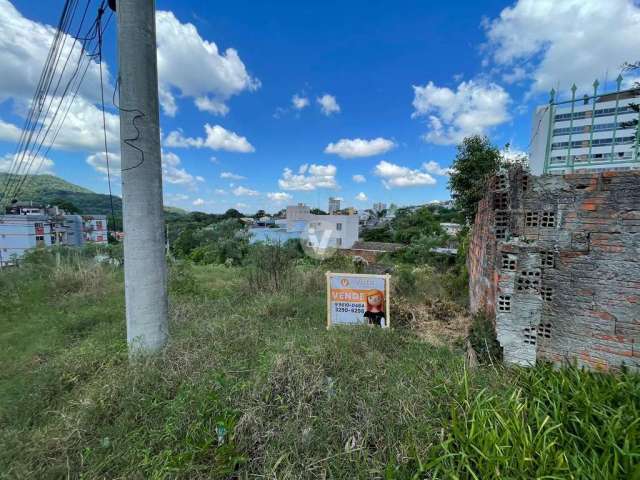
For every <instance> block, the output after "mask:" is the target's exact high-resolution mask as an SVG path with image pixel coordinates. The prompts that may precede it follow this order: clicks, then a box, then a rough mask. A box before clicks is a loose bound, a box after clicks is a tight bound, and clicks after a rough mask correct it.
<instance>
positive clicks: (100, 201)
mask: <svg viewBox="0 0 640 480" xmlns="http://www.w3.org/2000/svg"><path fill="white" fill-rule="evenodd" d="M7 177H8V174H7V173H0V188H3V187H4V183H5V181H6V179H7ZM18 200H19V201H32V202H37V203H45V204H51V205H55V204H61V203H63V204H64V203H67V204H68V203H71V204H73V206H75V207H76V208H77V210H78V212H79V213H82V214H88V215H111V203H110V200H109V195H105V194H102V193H95V192H92V191H91V190H89V189H87V188H84V187H81V186H79V185H75V184H73V183H70V182H67V181H66V180H63V179H62V178H60V177H56V176H55V175H34V176H32V177H31V178H30V179H29V181H28V182H27V183H25V188H24V190H23V192H22V193H21V194H20V196H19V198H18ZM113 207H114V211H115V214H116V216H118V217H120V216H122V199H121V198H120V197H118V196H115V195H114V196H113ZM165 212H166V213H169V214H171V215H182V214H186V213H187V212H186V211H184V210H182V209H180V208H176V207H166V208H165Z"/></svg>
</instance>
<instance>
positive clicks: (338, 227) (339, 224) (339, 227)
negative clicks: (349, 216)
mask: <svg viewBox="0 0 640 480" xmlns="http://www.w3.org/2000/svg"><path fill="white" fill-rule="evenodd" d="M336 230H338V231H340V230H342V224H341V223H336Z"/></svg>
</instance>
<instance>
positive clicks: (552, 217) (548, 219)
mask: <svg viewBox="0 0 640 480" xmlns="http://www.w3.org/2000/svg"><path fill="white" fill-rule="evenodd" d="M540 226H542V227H547V228H551V227H555V226H556V212H548V211H547V212H542V221H541V222H540Z"/></svg>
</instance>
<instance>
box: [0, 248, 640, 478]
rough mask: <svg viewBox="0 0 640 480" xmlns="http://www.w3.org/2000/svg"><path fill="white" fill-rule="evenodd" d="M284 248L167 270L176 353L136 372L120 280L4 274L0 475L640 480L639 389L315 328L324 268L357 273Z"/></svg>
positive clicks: (629, 383) (618, 381) (416, 277)
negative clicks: (473, 364)
mask: <svg viewBox="0 0 640 480" xmlns="http://www.w3.org/2000/svg"><path fill="white" fill-rule="evenodd" d="M297 248H298V247H297V246H296V245H295V244H288V245H283V246H281V247H280V252H274V250H273V247H268V246H265V245H261V246H259V247H258V250H257V251H258V252H260V258H258V259H256V260H253V259H252V261H251V262H249V260H248V259H247V265H243V266H241V267H225V266H222V265H204V266H202V265H192V264H191V263H190V262H179V263H177V264H172V265H171V270H170V294H171V297H170V302H169V305H170V315H171V317H170V333H171V340H170V342H169V344H168V345H167V347H166V348H165V349H164V350H163V352H162V353H161V354H160V355H157V356H152V357H148V358H142V359H139V360H138V361H137V362H134V363H130V362H129V360H128V355H127V349H126V344H125V341H124V339H125V318H124V299H123V275H122V269H121V268H120V267H117V266H112V265H108V264H99V263H96V262H95V261H94V260H92V259H93V256H92V254H91V253H92V252H89V251H87V252H86V253H85V252H84V251H78V250H75V251H73V250H64V251H63V253H62V254H61V255H60V259H61V262H60V264H58V263H57V256H56V255H55V252H51V251H49V250H39V251H37V252H34V253H33V256H29V257H28V259H27V260H26V261H25V262H23V264H22V266H21V267H20V268H11V269H4V270H2V271H0V290H2V291H3V302H2V308H0V330H1V331H2V337H1V338H0V347H1V348H0V364H1V365H2V375H0V425H1V426H2V428H0V445H2V447H3V448H2V449H0V472H2V474H1V476H3V477H7V478H153V479H168V478H172V479H173V478H214V479H217V478H220V479H223V478H254V477H256V478H258V477H260V478H262V477H264V478H286V479H294V478H295V479H298V478H301V479H312V478H332V479H334V478H335V479H345V480H346V479H349V480H350V479H368V478H386V479H409V478H415V479H423V478H496V477H500V478H542V477H545V476H546V478H616V477H617V478H634V476H637V475H638V471H637V469H638V465H639V464H640V461H639V459H638V456H637V453H636V452H637V451H638V449H639V448H640V441H639V438H638V425H639V421H638V418H640V411H639V410H640V406H639V402H640V400H639V399H640V378H639V377H638V376H637V375H632V374H628V373H624V374H621V375H618V376H615V375H611V376H603V375H597V374H589V373H585V372H580V371H578V370H575V369H566V370H559V371H555V370H553V369H552V368H550V367H546V366H539V367H537V368H535V369H531V370H506V369H502V368H499V367H497V368H484V367H480V368H478V369H477V370H475V371H474V374H473V376H472V377H471V376H469V375H466V374H465V372H464V361H463V356H462V354H461V353H462V352H461V351H459V350H456V349H455V348H437V347H435V346H433V345H431V344H429V343H426V342H425V341H423V340H420V339H419V338H417V337H416V336H415V335H414V334H413V333H411V332H409V331H407V330H405V329H402V328H394V329H393V330H390V331H382V330H381V329H370V328H366V327H363V328H357V327H355V328H349V329H342V328H334V329H331V330H329V331H327V330H326V329H325V308H326V297H325V288H326V284H325V276H324V273H325V271H326V270H333V269H343V268H344V269H347V268H349V267H348V263H341V262H349V261H350V260H349V259H348V258H345V257H341V256H336V257H333V258H331V259H329V260H327V261H324V262H320V261H315V260H311V259H308V257H299V256H298V255H299V251H298V250H297ZM256 255H257V254H256ZM274 256H275V257H280V260H273V259H272V257H274ZM285 258H287V259H288V260H286V261H285V260H283V259H285ZM278 264H279V265H281V266H283V268H287V269H289V275H290V278H291V281H278V287H277V288H274V289H273V290H274V291H273V292H266V291H261V290H260V288H256V287H252V286H251V285H252V284H251V283H250V278H251V275H252V272H251V268H252V267H255V266H267V267H268V266H269V265H271V266H273V265H278ZM403 268H408V267H406V266H404V267H403ZM433 273H434V272H433V269H432V268H431V267H420V268H412V269H411V270H408V271H407V273H406V278H404V275H405V274H404V273H400V272H399V273H398V274H397V276H398V279H397V281H396V274H394V283H392V285H394V286H395V285H396V283H397V286H398V287H400V286H401V284H400V283H399V282H401V281H405V280H406V285H407V286H406V288H407V289H408V291H420V292H423V293H424V292H426V293H425V295H430V294H431V293H430V292H429V291H428V289H429V288H432V289H434V288H442V286H441V282H440V280H439V277H434V276H433ZM402 278H404V280H401V279H402ZM194 286H197V288H195V289H194V288H193V287H194ZM394 288H395V287H394ZM395 293H396V294H397V293H398V292H395ZM552 476H553V477H552Z"/></svg>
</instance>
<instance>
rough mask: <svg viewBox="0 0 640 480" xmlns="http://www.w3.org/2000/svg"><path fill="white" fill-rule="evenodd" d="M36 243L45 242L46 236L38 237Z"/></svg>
mask: <svg viewBox="0 0 640 480" xmlns="http://www.w3.org/2000/svg"><path fill="white" fill-rule="evenodd" d="M36 242H44V235H36Z"/></svg>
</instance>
